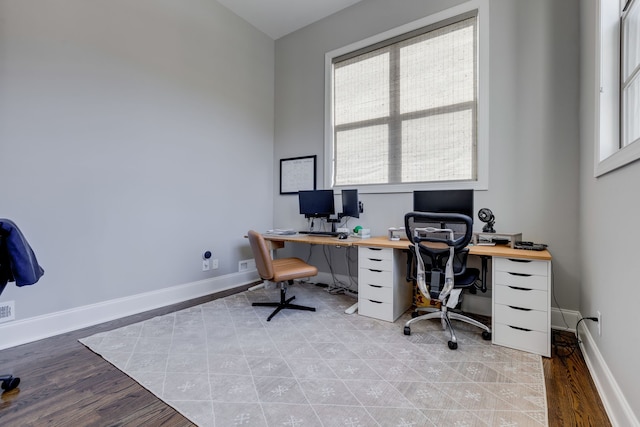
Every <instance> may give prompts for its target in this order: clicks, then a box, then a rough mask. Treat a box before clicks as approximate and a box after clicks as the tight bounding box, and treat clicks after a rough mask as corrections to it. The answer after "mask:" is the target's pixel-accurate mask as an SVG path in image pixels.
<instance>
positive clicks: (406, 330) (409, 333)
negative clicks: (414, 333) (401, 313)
mask: <svg viewBox="0 0 640 427" xmlns="http://www.w3.org/2000/svg"><path fill="white" fill-rule="evenodd" d="M404 334H405V335H411V328H410V327H408V326H405V327H404Z"/></svg>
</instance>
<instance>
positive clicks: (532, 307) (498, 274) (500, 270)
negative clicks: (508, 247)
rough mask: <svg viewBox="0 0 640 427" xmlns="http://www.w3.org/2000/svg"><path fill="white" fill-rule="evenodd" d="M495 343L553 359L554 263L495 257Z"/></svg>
mask: <svg viewBox="0 0 640 427" xmlns="http://www.w3.org/2000/svg"><path fill="white" fill-rule="evenodd" d="M492 273H493V274H492V276H493V310H492V312H493V316H492V329H493V334H492V339H493V343H494V344H498V345H502V346H505V347H511V348H515V349H518V350H524V351H528V352H532V353H537V354H540V355H542V356H547V357H550V356H551V261H539V260H528V259H511V258H500V257H494V258H493V271H492Z"/></svg>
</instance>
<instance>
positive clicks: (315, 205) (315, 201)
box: [298, 190, 335, 218]
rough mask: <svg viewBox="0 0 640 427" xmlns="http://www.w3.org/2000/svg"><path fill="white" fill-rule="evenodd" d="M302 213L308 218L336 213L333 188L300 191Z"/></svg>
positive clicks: (299, 199) (299, 198)
mask: <svg viewBox="0 0 640 427" xmlns="http://www.w3.org/2000/svg"><path fill="white" fill-rule="evenodd" d="M298 201H299V203H300V213H301V214H302V215H304V216H306V217H308V218H311V217H313V218H322V217H329V216H330V215H333V214H334V213H335V207H334V202H333V190H307V191H298Z"/></svg>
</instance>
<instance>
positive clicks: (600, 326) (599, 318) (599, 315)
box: [596, 311, 602, 337]
mask: <svg viewBox="0 0 640 427" xmlns="http://www.w3.org/2000/svg"><path fill="white" fill-rule="evenodd" d="M596 314H597V317H598V336H599V337H601V336H602V314H600V312H599V311H596Z"/></svg>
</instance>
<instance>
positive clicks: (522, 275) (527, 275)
mask: <svg viewBox="0 0 640 427" xmlns="http://www.w3.org/2000/svg"><path fill="white" fill-rule="evenodd" d="M509 274H510V275H512V276H520V277H531V276H533V274H525V273H511V272H509Z"/></svg>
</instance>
